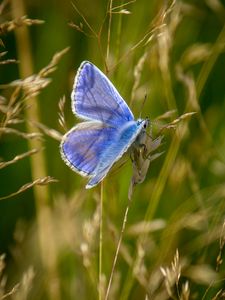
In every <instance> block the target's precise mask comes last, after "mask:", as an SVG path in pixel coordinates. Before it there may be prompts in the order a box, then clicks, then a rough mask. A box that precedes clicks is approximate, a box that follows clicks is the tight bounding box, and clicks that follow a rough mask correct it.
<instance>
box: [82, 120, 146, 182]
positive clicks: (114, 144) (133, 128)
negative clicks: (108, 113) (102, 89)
mask: <svg viewBox="0 0 225 300" xmlns="http://www.w3.org/2000/svg"><path fill="white" fill-rule="evenodd" d="M145 124H146V121H145V120H138V121H130V122H128V123H127V124H125V125H124V126H123V127H122V128H121V129H119V130H117V132H116V134H115V135H114V136H112V138H111V143H109V144H108V146H107V147H106V148H105V149H104V151H103V152H102V154H101V159H100V160H99V163H98V164H97V166H96V168H95V170H93V174H92V175H91V178H90V180H89V182H88V184H87V185H86V188H92V187H93V186H95V185H96V184H98V183H99V182H100V181H101V180H102V179H103V178H104V177H105V176H106V175H107V173H108V172H109V170H110V168H111V167H112V165H113V164H114V163H115V162H116V161H117V160H118V159H119V158H121V156H122V155H123V154H124V153H125V152H126V151H127V149H128V148H129V147H130V146H131V145H132V143H133V142H134V141H135V140H136V138H137V136H138V135H139V134H140V133H141V131H142V130H143V128H144V126H145Z"/></svg>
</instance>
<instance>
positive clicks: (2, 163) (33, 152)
mask: <svg viewBox="0 0 225 300" xmlns="http://www.w3.org/2000/svg"><path fill="white" fill-rule="evenodd" d="M38 151H40V149H32V150H30V151H28V152H25V153H22V154H18V155H16V156H15V157H14V158H13V159H12V160H9V161H3V162H0V169H3V168H5V167H7V166H9V165H12V164H14V163H16V162H18V161H19V160H21V159H24V158H26V157H28V156H30V155H33V154H36V153H37V152H38Z"/></svg>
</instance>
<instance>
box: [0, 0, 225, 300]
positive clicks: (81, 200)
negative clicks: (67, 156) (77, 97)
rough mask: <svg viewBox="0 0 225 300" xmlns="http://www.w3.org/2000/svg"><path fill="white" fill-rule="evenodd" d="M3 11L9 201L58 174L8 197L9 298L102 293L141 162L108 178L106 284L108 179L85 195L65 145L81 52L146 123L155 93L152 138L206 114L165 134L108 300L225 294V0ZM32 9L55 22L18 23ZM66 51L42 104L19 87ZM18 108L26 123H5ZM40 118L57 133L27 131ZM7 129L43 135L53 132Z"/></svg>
mask: <svg viewBox="0 0 225 300" xmlns="http://www.w3.org/2000/svg"><path fill="white" fill-rule="evenodd" d="M0 5H1V6H0V26H1V30H0V34H1V35H0V38H1V45H0V47H1V50H0V51H1V53H3V52H5V51H7V53H6V54H5V55H4V56H3V55H1V56H0V85H1V86H0V88H1V90H0V91H1V95H0V96H1V98H0V121H1V132H0V159H1V162H3V164H2V165H0V167H1V169H0V198H4V197H5V196H7V195H10V194H11V193H14V192H16V191H18V190H19V188H20V187H22V186H23V185H25V184H27V183H31V182H34V181H35V180H38V178H39V179H40V178H42V177H45V176H52V177H53V178H55V179H57V180H58V181H57V182H55V183H50V184H46V185H44V186H41V185H35V184H34V186H33V187H31V188H29V187H27V188H25V191H24V192H22V193H19V194H17V195H15V196H13V197H9V198H7V199H1V200H0V254H3V253H5V255H6V256H5V258H4V259H3V258H2V260H1V264H0V266H1V267H0V276H1V277H0V281H1V283H2V284H1V287H0V299H3V297H4V295H5V296H6V294H7V293H8V292H10V291H12V293H11V294H10V295H8V296H7V297H6V298H9V299H26V298H27V299H104V295H105V292H106V288H107V284H108V280H109V275H110V272H111V267H112V262H113V258H114V255H115V250H116V246H117V242H118V237H119V234H120V232H121V226H122V222H123V217H124V212H125V209H126V207H127V194H128V188H129V184H130V180H131V176H132V164H131V162H130V161H129V160H128V162H127V163H126V164H125V165H123V166H122V167H121V168H119V167H118V168H117V169H116V170H114V171H113V172H112V173H110V174H109V175H108V176H107V178H106V180H104V194H103V217H102V221H103V249H102V251H103V253H102V276H101V280H100V289H99V270H98V266H99V265H98V264H99V262H98V260H99V222H100V218H101V214H100V201H101V199H102V197H101V196H100V186H98V187H96V188H94V189H92V190H85V188H84V187H85V184H86V179H84V178H81V177H80V176H79V175H77V174H75V173H74V172H73V171H71V170H70V169H69V168H68V167H67V166H66V165H65V164H64V162H63V161H62V160H61V157H60V153H59V137H60V134H64V133H65V129H63V128H62V127H61V126H60V124H59V112H60V111H61V113H62V109H61V110H60V109H59V101H60V99H62V98H63V96H65V106H64V109H63V111H64V114H65V122H66V126H67V128H68V129H69V128H71V127H72V126H73V125H74V124H76V122H78V120H77V119H76V118H75V117H74V115H73V114H72V112H71V103H70V93H71V89H72V85H73V80H74V76H75V74H76V70H77V68H78V67H79V65H80V63H81V62H82V61H83V60H89V61H91V62H93V63H94V64H95V65H97V66H98V67H99V68H100V69H102V70H103V71H104V72H106V73H107V75H108V77H109V78H110V80H112V82H113V83H114V85H115V86H116V88H117V89H118V91H119V92H120V94H121V95H122V96H123V98H124V99H126V101H127V103H128V104H129V105H131V106H132V111H133V112H134V115H135V116H136V117H138V116H139V113H140V110H141V108H142V103H143V99H144V98H145V96H146V95H147V100H146V102H145V105H144V109H143V111H142V117H146V116H148V117H150V119H151V121H152V129H153V137H157V136H158V135H160V134H161V128H162V126H166V125H167V124H168V123H170V122H173V120H175V119H177V118H179V116H181V115H183V114H185V113H188V112H196V114H195V115H192V116H191V117H187V118H184V120H181V119H178V122H177V123H176V126H174V128H173V129H166V130H164V131H163V132H162V134H163V135H164V140H163V143H162V145H161V147H160V150H159V151H164V153H163V155H161V156H160V158H158V159H157V160H155V161H153V162H152V163H151V164H150V168H149V171H148V174H147V176H146V178H145V181H144V182H143V183H142V184H140V185H138V186H137V187H136V188H135V191H134V194H133V198H132V204H131V207H130V210H129V214H128V220H127V225H126V229H125V232H124V236H123V240H122V245H121V251H120V253H119V257H118V263H117V265H116V268H115V271H114V276H113V281H112V287H111V290H110V295H109V299H123V300H124V299H224V293H225V291H224V279H225V277H224V275H225V272H224V262H223V256H224V243H225V231H224V230H225V229H224V227H225V225H224V216H225V201H224V198H225V185H224V178H225V164H224V162H225V154H224V153H225V139H224V136H225V101H224V100H225V84H224V83H225V54H224V50H225V2H224V1H220V0H210V1H208V0H201V1H174V2H172V1H148V0H136V1H127V2H125V1H123V0H120V1H119V0H114V1H104V0H95V1H88V0H77V1H75V2H74V1H61V0H57V1H51V0H48V1H34V0H33V1H32V0H29V1H28V0H27V1H25V0H23V1H22V0H13V1H2V2H1V4H0ZM24 15H26V16H27V18H29V19H39V20H43V21H44V23H43V24H32V25H31V26H28V25H27V23H26V22H22V23H21V21H20V22H19V21H18V18H19V17H22V16H24ZM12 20H14V23H10V24H11V25H12V26H11V27H10V26H9V23H7V22H10V21H12ZM34 23H35V22H34ZM27 34H28V35H27ZM29 45H30V49H29V47H28V46H29ZM66 47H70V49H69V51H67V52H66V53H65V54H63V55H62V56H61V57H60V60H59V61H57V63H56V65H57V68H56V69H55V70H54V72H53V70H52V72H51V71H50V72H49V73H48V72H47V75H46V76H43V77H44V79H46V78H50V79H51V82H50V83H49V84H48V85H47V86H46V87H45V88H42V87H41V86H40V85H38V84H37V90H38V95H37V96H36V97H35V98H34V97H33V96H34V95H33V94H32V93H31V92H30V91H27V90H26V88H24V85H23V84H22V82H21V81H16V80H19V79H24V78H25V77H28V76H31V75H32V74H40V73H39V72H40V70H42V69H43V68H44V67H46V66H47V65H48V64H49V63H50V61H51V59H52V57H53V56H54V54H55V53H57V52H59V51H61V50H63V49H64V48H66ZM9 59H16V60H18V61H19V62H17V63H10V62H9V61H8V62H7V60H9ZM4 61H5V62H4ZM30 64H31V66H30ZM39 79H40V78H39ZM32 80H33V81H32ZM32 80H31V86H32V87H33V86H34V84H35V82H34V77H33V78H32ZM15 81H16V83H15ZM10 83H11V85H10ZM18 86H19V90H18V91H16V89H18ZM13 93H14V94H15V99H14V98H13V95H14V94H13ZM26 93H27V96H26V97H25V96H24V94H26ZM12 99H14V100H12ZM36 102H37V103H38V107H39V108H38V109H39V114H38V113H37V110H35V109H34V107H35V104H34V103H36ZM18 105H21V106H22V109H21V111H19V113H18V114H16V113H15V120H17V121H18V120H19V122H14V123H13V122H6V120H7V118H9V119H10V117H9V116H10V113H11V115H12V111H13V109H15V112H17V110H18ZM172 110H174V113H173V114H172V113H169V114H168V117H167V118H166V117H165V115H164V114H166V113H167V112H171V111H172ZM162 115H163V117H162V118H159V116H162ZM12 119H13V115H12ZM30 121H32V122H33V121H35V122H38V123H40V124H42V125H45V126H46V128H47V130H46V128H45V130H44V131H43V128H42V130H41V129H40V126H33V127H32V128H30V127H29V124H30ZM7 128H14V129H16V130H18V131H20V132H25V133H28V132H29V133H31V132H38V131H39V130H40V132H41V133H42V139H41V141H36V140H37V139H30V138H23V137H21V136H20V135H18V134H14V133H9V132H8V131H7V130H6V129H7ZM52 129H54V130H56V132H55V133H56V135H55V136H56V138H54V137H55V136H53V134H52V131H51V130H52ZM36 147H37V148H38V149H40V148H41V151H39V152H38V153H37V154H34V155H32V156H31V155H28V156H27V157H25V158H24V159H20V160H19V161H17V162H15V163H12V164H10V165H8V166H6V165H4V162H7V161H10V160H12V159H13V158H14V157H15V156H16V155H18V154H22V153H26V152H27V151H29V150H31V149H33V148H36ZM176 250H178V252H179V259H178V260H176V261H175V267H173V268H172V267H171V261H173V259H174V255H175V253H176ZM3 261H4V262H5V266H4V263H3ZM2 266H4V267H2ZM166 266H168V268H169V269H165V268H166ZM160 267H163V268H164V269H163V270H164V271H160ZM165 270H166V271H165ZM5 276H6V277H7V280H6V281H5V278H6V277H5ZM187 282H188V284H187ZM17 283H19V286H18V287H17V288H15V290H12V289H13V287H15V286H16V284H17ZM99 290H100V291H101V292H99ZM213 297H214V298H213ZM4 299H5V298H4Z"/></svg>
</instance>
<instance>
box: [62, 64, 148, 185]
mask: <svg viewBox="0 0 225 300" xmlns="http://www.w3.org/2000/svg"><path fill="white" fill-rule="evenodd" d="M71 98H72V111H73V113H74V114H75V116H77V117H79V118H81V119H83V120H84V122H82V123H79V124H78V125H76V126H74V127H73V128H72V129H71V130H70V131H69V132H67V133H66V134H65V135H64V137H63V138H62V141H61V145H60V151H61V156H62V158H63V160H64V161H65V163H66V164H67V165H68V166H69V167H70V168H71V169H72V170H74V171H75V172H77V173H79V174H81V175H82V176H86V177H89V181H88V184H87V185H86V188H87V189H88V188H92V187H94V186H95V185H97V184H98V183H99V182H100V181H101V180H103V178H104V177H105V176H106V175H107V173H108V172H109V170H110V168H111V167H112V165H113V164H114V163H115V162H116V161H117V160H118V159H119V158H121V156H122V155H123V154H124V153H125V152H126V151H127V150H128V148H131V149H132V147H136V146H137V147H139V146H140V145H142V140H143V137H145V136H146V135H145V134H146V127H147V126H148V124H149V120H148V119H146V120H144V119H138V120H135V119H134V116H133V114H132V112H131V110H130V109H129V107H128V106H127V104H126V102H125V101H124V100H123V98H122V97H121V96H120V95H119V93H118V91H117V90H116V88H115V87H114V86H113V84H112V83H111V82H110V81H109V79H108V78H107V77H106V76H105V75H104V74H103V73H102V72H101V71H100V70H99V69H98V68H97V67H96V66H95V65H93V64H92V63H90V62H88V61H84V62H83V63H82V64H81V66H80V68H79V69H78V71H77V75H76V77H75V80H74V86H73V91H72V94H71Z"/></svg>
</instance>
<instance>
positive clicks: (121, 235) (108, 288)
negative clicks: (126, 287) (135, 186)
mask: <svg viewBox="0 0 225 300" xmlns="http://www.w3.org/2000/svg"><path fill="white" fill-rule="evenodd" d="M130 205H131V200H130V199H128V204H127V207H126V210H125V214H124V218H123V224H122V229H121V232H120V237H119V241H118V244H117V248H116V253H115V257H114V260H113V265H112V270H111V274H110V277H109V283H108V287H107V291H106V295H105V300H107V299H108V297H109V291H110V288H111V284H112V279H113V275H114V271H115V267H116V262H117V259H118V255H119V251H120V246H121V242H122V239H123V234H124V231H125V227H126V224H127V215H128V212H129V208H130Z"/></svg>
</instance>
